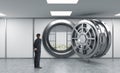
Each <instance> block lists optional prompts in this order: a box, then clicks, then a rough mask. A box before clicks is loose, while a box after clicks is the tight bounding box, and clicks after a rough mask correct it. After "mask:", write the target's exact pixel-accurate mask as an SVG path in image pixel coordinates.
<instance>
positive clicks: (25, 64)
mask: <svg viewBox="0 0 120 73" xmlns="http://www.w3.org/2000/svg"><path fill="white" fill-rule="evenodd" d="M41 66H42V67H43V68H42V69H34V67H33V60H32V59H7V60H5V59H0V73H120V59H114V60H112V59H92V60H91V61H89V62H88V61H87V60H81V59H42V60H41Z"/></svg>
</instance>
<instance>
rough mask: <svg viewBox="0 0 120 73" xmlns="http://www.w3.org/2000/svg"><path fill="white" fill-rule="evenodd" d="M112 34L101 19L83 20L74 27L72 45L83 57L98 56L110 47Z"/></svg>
mask: <svg viewBox="0 0 120 73" xmlns="http://www.w3.org/2000/svg"><path fill="white" fill-rule="evenodd" d="M110 38H111V34H110V32H109V31H108V28H107V26H105V24H103V23H102V22H101V21H99V20H95V19H94V20H81V21H80V22H79V23H78V25H77V26H75V27H74V29H73V33H72V45H73V49H74V51H75V52H76V53H77V54H78V55H79V56H80V57H82V58H93V57H94V58H95V57H96V58H98V57H101V56H103V55H105V54H106V53H107V51H108V50H109V48H110V42H111V39H110Z"/></svg>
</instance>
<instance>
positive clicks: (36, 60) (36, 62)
mask: <svg viewBox="0 0 120 73" xmlns="http://www.w3.org/2000/svg"><path fill="white" fill-rule="evenodd" d="M34 48H37V50H36V51H35V57H34V67H39V65H40V64H39V62H40V55H41V39H39V38H37V39H36V40H35V42H34Z"/></svg>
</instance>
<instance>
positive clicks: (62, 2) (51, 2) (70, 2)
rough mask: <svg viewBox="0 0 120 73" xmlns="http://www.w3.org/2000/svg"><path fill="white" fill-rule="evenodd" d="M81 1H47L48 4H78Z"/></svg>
mask: <svg viewBox="0 0 120 73" xmlns="http://www.w3.org/2000/svg"><path fill="white" fill-rule="evenodd" d="M78 1H79V0H47V3H48V4H77V3H78Z"/></svg>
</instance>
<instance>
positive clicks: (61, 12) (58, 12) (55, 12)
mask: <svg viewBox="0 0 120 73" xmlns="http://www.w3.org/2000/svg"><path fill="white" fill-rule="evenodd" d="M50 14H51V16H70V15H71V14H72V11H50Z"/></svg>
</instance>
